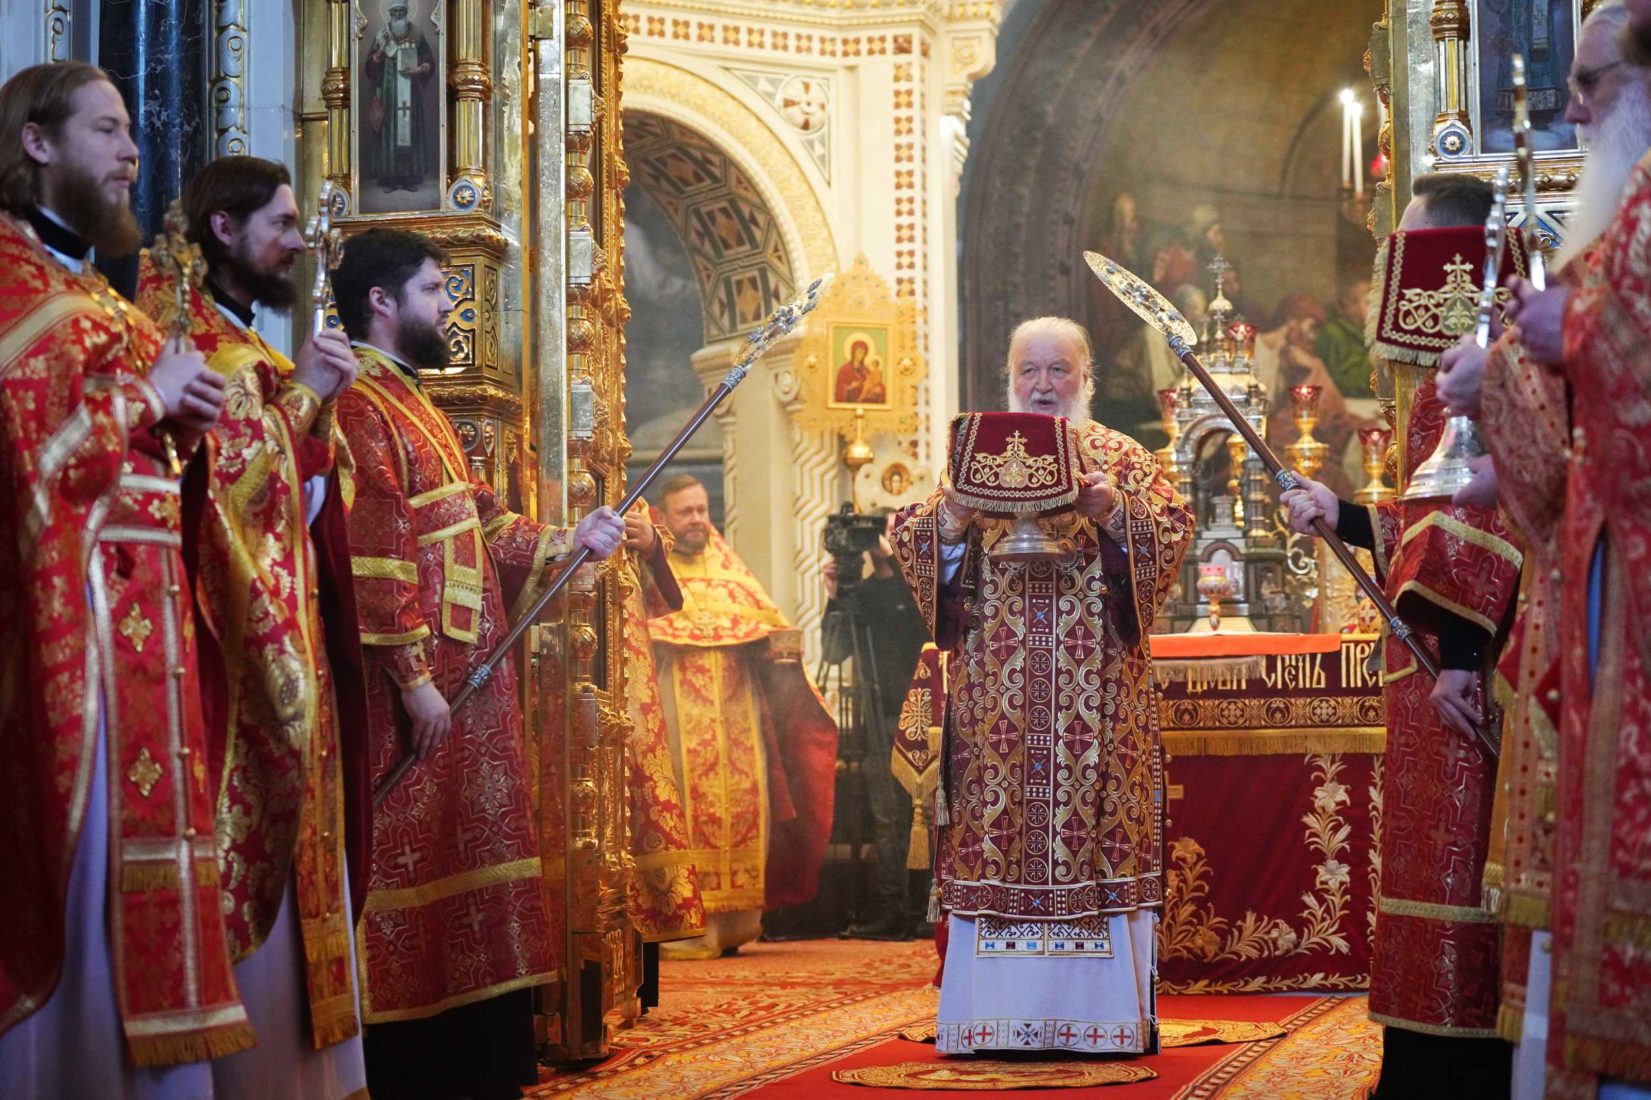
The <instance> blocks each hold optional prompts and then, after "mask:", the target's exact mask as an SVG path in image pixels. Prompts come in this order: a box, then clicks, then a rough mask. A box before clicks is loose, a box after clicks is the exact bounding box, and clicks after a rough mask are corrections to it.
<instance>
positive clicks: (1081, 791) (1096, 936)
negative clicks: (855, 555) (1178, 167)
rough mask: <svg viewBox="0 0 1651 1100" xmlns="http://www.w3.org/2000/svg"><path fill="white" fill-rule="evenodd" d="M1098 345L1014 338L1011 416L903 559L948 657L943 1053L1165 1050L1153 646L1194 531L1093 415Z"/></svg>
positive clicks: (974, 424)
mask: <svg viewBox="0 0 1651 1100" xmlns="http://www.w3.org/2000/svg"><path fill="white" fill-rule="evenodd" d="M1093 371H1094V364H1093V363H1092V362H1091V357H1090V344H1089V337H1088V335H1087V334H1086V333H1085V332H1084V330H1083V329H1082V328H1081V327H1080V326H1079V325H1077V324H1076V323H1074V322H1072V321H1069V320H1066V319H1064V318H1056V317H1043V318H1038V319H1036V320H1031V321H1027V322H1025V323H1024V324H1022V325H1020V327H1019V328H1017V329H1016V330H1015V332H1014V334H1013V336H1012V337H1011V339H1010V342H1009V355H1008V397H1009V409H1010V411H1009V412H1007V413H965V414H963V415H962V416H960V417H958V418H957V420H956V421H955V422H954V423H953V426H952V443H951V448H950V460H949V466H948V475H949V476H948V481H947V484H945V485H944V486H943V487H942V488H941V489H939V490H937V491H936V492H935V493H934V494H933V495H932V496H931V497H930V498H929V499H928V500H927V501H925V502H924V503H922V504H920V505H914V506H912V507H909V508H907V509H905V510H903V511H902V512H901V513H900V514H899V515H898V516H897V517H896V519H895V528H894V541H895V554H896V557H897V558H898V560H899V562H900V566H901V569H902V571H903V572H904V574H905V577H906V581H907V583H908V584H910V585H911V587H912V590H913V592H914V593H915V595H916V598H917V603H918V606H919V608H920V609H921V611H922V612H923V614H924V616H925V617H926V619H927V620H928V624H929V628H930V629H931V630H932V631H933V632H934V636H935V641H936V643H937V644H938V645H939V646H940V648H941V649H942V650H950V653H951V657H950V661H949V663H948V671H949V681H950V682H949V685H948V699H947V715H946V722H945V732H944V743H943V747H942V750H941V761H942V764H941V776H940V783H939V789H938V792H937V795H936V807H935V810H936V814H935V820H936V823H937V825H938V834H939V835H938V850H937V862H936V867H937V887H938V893H939V902H940V906H941V908H942V909H943V910H944V911H945V913H946V920H947V928H948V934H949V938H948V941H947V943H948V946H947V949H946V960H945V971H944V977H943V979H942V983H941V990H940V1012H939V1020H938V1027H937V1037H938V1049H939V1050H940V1051H941V1052H943V1053H967V1052H970V1051H996V1050H1039V1049H1044V1050H1052V1051H1066V1052H1078V1053H1089V1054H1112V1053H1140V1052H1145V1051H1150V1050H1152V1049H1154V1047H1155V1044H1156V1033H1157V1026H1156V1019H1155V1013H1154V1008H1153V988H1152V981H1153V971H1154V965H1153V959H1154V942H1155V930H1156V928H1155V926H1156V916H1155V911H1156V909H1157V908H1158V907H1159V905H1160V904H1161V903H1162V898H1163V887H1162V882H1161V877H1160V865H1159V854H1158V850H1159V844H1160V836H1159V831H1160V825H1161V813H1162V799H1161V790H1162V782H1163V769H1162V763H1161V752H1160V745H1159V740H1158V727H1157V715H1156V712H1155V710H1154V705H1153V696H1152V687H1151V659H1150V654H1149V652H1148V637H1149V635H1150V633H1151V631H1152V625H1153V620H1154V618H1155V617H1156V615H1157V614H1158V611H1159V608H1160V607H1161V606H1162V605H1163V602H1164V600H1165V598H1166V596H1167V595H1168V592H1169V589H1170V588H1171V587H1172V586H1173V584H1174V583H1175V580H1176V575H1177V570H1178V568H1179V566H1180V563H1181V557H1182V555H1183V554H1184V553H1185V552H1186V549H1187V547H1188V546H1189V545H1190V544H1191V541H1192V525H1193V520H1192V514H1191V512H1190V511H1189V509H1188V508H1187V507H1186V505H1185V503H1184V502H1183V501H1182V499H1181V497H1180V495H1179V494H1178V493H1177V492H1176V490H1175V487H1174V485H1173V484H1172V483H1171V482H1170V481H1169V480H1168V479H1167V478H1165V477H1164V475H1163V474H1162V472H1161V471H1160V470H1159V468H1158V465H1157V463H1156V462H1155V461H1154V460H1153V457H1152V455H1151V454H1149V453H1148V452H1147V451H1146V449H1145V448H1143V447H1142V446H1141V445H1140V444H1138V443H1136V442H1135V441H1134V440H1132V439H1130V438H1129V437H1128V436H1126V435H1124V434H1123V433H1121V432H1116V431H1113V430H1112V429H1110V428H1107V427H1104V426H1103V425H1101V424H1098V423H1096V422H1095V421H1093V420H1091V419H1090V418H1089V400H1090V397H1091V395H1092V393H1093V391H1094V382H1093Z"/></svg>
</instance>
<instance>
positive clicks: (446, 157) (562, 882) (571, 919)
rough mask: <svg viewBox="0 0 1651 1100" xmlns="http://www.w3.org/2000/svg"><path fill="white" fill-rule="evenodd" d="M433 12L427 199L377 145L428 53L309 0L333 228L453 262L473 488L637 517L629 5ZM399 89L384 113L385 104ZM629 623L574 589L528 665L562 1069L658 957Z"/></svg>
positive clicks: (531, 647) (628, 1009)
mask: <svg viewBox="0 0 1651 1100" xmlns="http://www.w3.org/2000/svg"><path fill="white" fill-rule="evenodd" d="M229 2H230V0H225V3H226V4H227V3H229ZM239 2H242V3H244V0H239ZM413 8H414V11H413V13H412V15H411V18H412V19H413V21H414V23H415V25H416V27H417V28H418V31H419V33H421V34H423V36H424V38H425V40H426V42H425V46H423V47H416V52H414V53H412V54H411V55H410V60H408V61H407V62H406V68H405V69H390V70H389V73H390V74H392V75H393V74H397V73H400V74H402V75H404V76H407V77H409V78H410V79H412V78H417V79H423V78H424V74H422V73H419V72H417V71H415V70H417V69H419V68H420V67H421V66H425V65H427V64H428V59H430V58H432V57H434V58H439V60H438V61H437V62H435V63H434V64H433V65H431V66H430V68H428V69H426V70H425V72H427V73H428V76H429V79H431V80H434V81H437V82H438V84H439V89H440V97H439V98H440V101H441V104H442V107H441V110H440V114H439V120H438V127H437V140H438V141H439V151H440V156H439V157H437V158H434V160H435V164H436V165H437V167H435V168H434V169H433V171H435V172H436V173H438V178H437V179H436V181H435V184H436V185H435V186H433V187H429V188H426V187H425V186H424V184H425V182H426V181H427V180H428V176H427V175H420V176H418V178H417V180H416V181H414V182H416V183H418V185H419V189H418V192H417V194H416V196H414V197H413V198H409V197H408V196H409V195H412V194H413V192H412V191H411V190H408V189H406V188H402V187H398V185H397V184H398V181H397V180H395V179H393V178H390V179H386V178H385V173H384V170H383V162H384V157H385V154H384V153H383V152H382V151H380V150H375V149H369V148H368V136H369V133H370V131H372V130H378V129H380V128H381V127H382V126H383V125H384V124H385V119H386V118H387V117H390V116H389V112H388V110H387V109H386V108H385V107H384V105H383V103H382V102H380V103H378V104H376V105H375V103H374V98H373V97H374V89H373V88H371V87H367V86H363V82H364V81H368V80H369V74H368V72H367V70H366V68H365V67H364V55H366V54H367V53H368V52H369V51H372V50H373V49H374V48H375V46H374V44H375V43H382V42H383V39H382V38H381V37H380V36H381V35H382V34H384V33H386V32H387V31H391V32H392V33H395V34H400V35H402V36H403V40H404V41H410V40H413V39H412V36H409V35H407V33H406V31H405V29H402V30H394V31H392V30H391V29H390V28H387V26H386V24H385V21H384V19H383V18H382V16H383V14H384V13H383V10H382V8H380V7H377V6H374V5H373V4H371V3H370V0H306V5H305V13H306V20H305V23H306V26H307V27H308V28H310V29H311V37H310V38H309V39H308V40H307V41H306V46H307V47H308V48H309V49H310V50H312V51H313V52H311V53H310V56H311V57H315V58H318V60H317V61H313V62H311V64H312V66H314V67H315V70H316V71H318V72H319V73H320V79H319V81H317V82H316V83H318V85H319V89H320V92H319V96H318V97H316V98H314V99H312V100H306V108H307V110H308V111H309V113H308V114H306V115H305V118H306V120H313V121H312V124H313V125H314V128H315V136H314V137H313V138H311V139H310V140H309V141H308V142H307V148H308V149H309V150H310V151H311V152H312V156H311V158H310V161H309V166H310V178H308V179H306V181H305V184H306V189H307V191H308V193H310V194H313V193H315V190H316V189H317V187H318V185H319V182H320V177H321V176H323V175H324V176H325V178H327V179H330V180H332V181H333V182H334V183H335V185H337V186H339V187H340V188H342V189H343V201H342V203H341V205H340V206H339V207H338V208H336V209H335V214H337V215H338V217H337V222H336V224H338V225H339V226H340V228H341V229H343V231H344V232H345V233H346V234H348V233H350V232H356V231H360V230H361V229H364V228H366V227H369V226H379V225H388V226H394V227H397V228H404V229H410V230H413V231H416V232H420V233H423V234H425V235H427V236H429V237H430V238H432V239H433V240H434V241H435V242H436V243H437V244H438V245H440V246H441V247H442V248H443V249H444V250H445V251H446V252H447V253H448V260H449V262H448V264H447V265H446V268H445V275H446V278H447V288H448V291H449V293H450V294H451V295H452V297H453V299H454V303H455V304H454V308H453V310H452V311H451V313H450V314H449V315H448V317H447V319H446V321H445V323H444V331H445V335H446V337H447V341H448V344H449V350H450V353H451V366H450V368H449V370H448V371H447V372H446V373H445V374H444V375H443V376H441V377H438V378H433V379H431V380H430V381H429V387H430V391H431V394H432V397H433V398H434V399H435V400H436V401H437V403H438V404H439V405H440V406H441V407H442V409H443V410H444V411H445V412H446V413H448V415H449V416H450V417H451V418H452V420H453V422H454V424H455V426H456V428H457V430H458V433H459V436H460V439H461V442H462V443H463V445H464V448H465V452H466V457H467V460H468V461H469V463H470V467H471V473H472V475H473V476H475V477H476V478H478V479H479V480H483V481H487V482H489V483H491V484H493V485H494V486H495V487H496V488H498V489H499V490H501V491H502V492H503V493H504V494H505V497H506V499H507V500H509V501H510V502H511V505H512V507H514V508H516V509H517V510H520V511H523V512H525V513H527V514H531V515H535V516H536V517H537V518H539V519H542V520H545V521H547V522H556V523H567V524H571V523H573V522H575V521H576V520H577V519H578V517H579V516H580V515H581V514H582V513H583V512H585V511H588V510H589V509H591V508H593V507H596V506H597V505H599V504H604V503H609V504H611V503H616V502H617V500H618V499H619V496H620V494H621V492H622V490H623V470H624V459H625V455H626V452H627V450H628V444H627V442H626V440H625V437H624V433H623V430H622V424H623V419H622V412H623V402H624V398H623V381H622V357H621V356H622V329H623V325H624V321H625V317H626V307H625V303H624V299H623V297H622V295H621V292H620V266H619V264H620V258H621V251H620V249H621V237H620V228H621V221H622V213H623V212H622V210H621V209H620V205H619V203H620V193H621V191H622V189H623V187H624V169H623V166H622V164H621V163H620V161H619V154H620V142H619V138H620V132H619V116H618V110H619V97H618V81H619V74H618V57H619V52H620V50H621V49H622V42H621V34H622V32H621V30H620V28H619V24H618V20H617V18H616V15H615V12H616V9H617V3H616V0H540V2H538V3H528V4H523V5H508V6H505V5H497V4H495V3H492V2H491V0H423V2H421V3H415V4H414V5H413ZM396 48H397V49H399V48H400V46H399V45H398V46H397V47H396ZM380 52H385V53H393V52H394V51H389V50H384V49H382V47H380ZM398 64H399V63H398ZM378 71H379V72H383V71H384V70H378ZM313 86H314V85H312V87H313ZM378 91H379V95H380V100H382V99H383V97H384V96H385V95H386V94H388V93H385V92H384V91H383V88H382V86H380V87H379V89H378ZM496 95H497V96H499V97H502V102H499V103H497V104H495V102H494V99H495V96H496ZM373 111H382V112H383V115H381V117H380V118H379V122H378V123H377V124H376V125H374V124H372V123H371V121H370V120H367V119H364V118H362V117H358V116H359V115H363V114H366V113H368V112H373ZM364 123H365V124H367V126H368V128H367V129H364ZM495 128H497V131H496V132H495ZM323 143H324V146H323ZM375 158H376V159H377V161H378V164H377V165H376V166H375V164H374V161H375ZM430 170H432V169H427V168H424V167H420V169H419V171H420V172H428V171H430ZM415 174H416V173H415ZM398 192H399V193H398ZM364 200H365V201H364ZM408 206H412V207H416V208H414V209H403V208H401V207H408ZM620 607H621V603H620V600H619V598H618V589H617V586H616V581H615V579H614V577H613V575H611V573H610V572H609V571H607V570H600V571H595V570H593V571H592V572H591V574H590V575H589V576H588V577H581V578H579V579H576V580H575V581H574V583H573V584H571V585H570V586H569V589H568V592H567V595H566V597H565V601H564V603H563V606H562V608H561V609H560V621H558V620H557V618H556V615H557V611H556V609H553V610H552V612H551V614H550V615H547V616H546V619H545V620H544V621H542V622H541V623H539V624H538V625H536V626H535V627H534V628H533V629H532V630H531V631H530V632H529V634H528V644H527V646H526V653H525V655H524V657H525V659H524V660H523V661H522V662H521V663H520V664H519V665H518V667H519V668H522V669H524V670H525V675H524V676H523V681H524V694H525V715H526V718H527V723H528V725H529V728H530V733H529V736H528V740H527V746H526V748H527V754H528V763H529V767H530V769H531V773H532V774H533V775H535V776H536V777H537V783H538V792H537V808H538V811H539V813H540V817H541V827H540V836H541V854H542V861H543V867H544V882H543V884H544V889H545V896H546V898H547V901H548V904H549V909H550V918H551V923H552V930H551V935H552V937H553V938H554V939H555V941H556V954H557V956H558V957H559V958H560V959H561V961H562V967H561V972H560V978H559V980H558V981H557V982H556V983H553V984H552V985H550V986H547V987H545V991H544V993H543V995H542V997H541V1006H542V1015H541V1017H540V1021H539V1024H540V1029H541V1034H542V1036H543V1037H544V1039H545V1040H546V1041H547V1042H548V1043H549V1044H550V1050H551V1051H552V1052H553V1053H555V1054H556V1055H557V1056H558V1057H561V1058H565V1059H583V1058H595V1057H601V1056H603V1055H605V1054H606V1053H607V1050H608V1046H607V1043H608V1031H607V1028H608V1025H607V1023H606V1022H605V1017H607V1016H609V1015H610V1014H617V1015H619V1016H621V1017H624V1016H634V1015H635V1014H636V1012H637V1005H636V1000H635V988H636V985H637V983H638V979H639V948H638V945H637V942H636V937H635V935H634V931H633V930H632V929H631V927H630V925H629V923H628V921H627V920H626V918H625V916H624V910H623V904H624V888H625V882H626V879H625V876H626V875H627V874H628V873H629V872H630V867H629V856H628V849H627V847H626V845H625V844H624V843H623V840H624V837H625V828H626V826H625V816H624V815H625V806H626V799H625V785H624V771H623V769H624V759H623V755H622V751H621V749H622V744H623V735H624V730H625V723H626V716H625V713H624V708H623V706H622V700H623V695H622V691H623V684H622V671H621V668H620V662H621V659H622V653H623V648H622V646H620V645H619V644H618V639H619V638H620V636H621V635H620V626H621V623H620ZM593 977H594V978H596V979H597V980H596V981H595V982H594V983H593V982H592V981H591V979H592V978H593ZM593 990H594V991H595V992H594V995H593Z"/></svg>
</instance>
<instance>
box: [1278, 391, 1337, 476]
mask: <svg viewBox="0 0 1651 1100" xmlns="http://www.w3.org/2000/svg"><path fill="white" fill-rule="evenodd" d="M1320 392H1322V391H1321V387H1319V386H1291V387H1290V407H1291V409H1292V410H1293V411H1294V414H1295V422H1296V432H1297V439H1296V441H1295V442H1294V443H1292V444H1290V445H1289V446H1288V447H1286V448H1285V449H1284V451H1285V453H1286V454H1288V455H1289V456H1290V464H1291V465H1292V466H1294V467H1295V470H1296V473H1298V474H1300V475H1301V476H1302V477H1316V476H1317V475H1318V472H1319V467H1320V466H1322V465H1324V452H1325V451H1327V450H1329V448H1328V447H1326V446H1325V445H1324V444H1323V443H1320V442H1319V441H1318V440H1316V439H1314V438H1313V428H1314V427H1316V426H1317V425H1318V408H1319V394H1320Z"/></svg>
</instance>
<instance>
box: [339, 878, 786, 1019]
mask: <svg viewBox="0 0 1651 1100" xmlns="http://www.w3.org/2000/svg"><path fill="white" fill-rule="evenodd" d="M757 904H758V906H759V907H760V906H761V904H762V903H761V901H760V900H759V901H758V903H757ZM561 976H562V972H561V971H560V970H546V971H543V972H542V973H538V974H527V975H524V976H523V977H520V978H512V979H510V981H508V982H499V983H497V984H496V985H490V986H487V987H486V988H484V989H473V990H471V991H470V992H468V993H460V994H458V995H457V996H453V997H447V998H444V999H442V1000H440V1001H436V1002H435V1003H433V1004H427V1005H419V1006H418V1007H417V1008H396V1009H386V1010H384V1011H382V1012H377V1011H374V1010H373V1009H372V1008H370V1007H368V1005H367V998H366V997H365V996H363V997H362V999H361V1002H362V1003H361V1022H362V1023H365V1024H394V1023H400V1022H401V1021H403V1020H422V1019H425V1018H426V1017H429V1016H437V1015H440V1014H441V1013H443V1012H446V1011H447V1010H448V1009H450V1008H462V1007H464V1006H465V1005H473V1004H475V1003H476V1002H477V1001H485V1000H488V999H489V998H492V997H497V996H499V995H501V994H504V993H514V992H516V991H517V990H518V989H531V988H532V987H533V986H536V985H549V984H550V983H551V982H554V981H556V980H558V979H559V978H561Z"/></svg>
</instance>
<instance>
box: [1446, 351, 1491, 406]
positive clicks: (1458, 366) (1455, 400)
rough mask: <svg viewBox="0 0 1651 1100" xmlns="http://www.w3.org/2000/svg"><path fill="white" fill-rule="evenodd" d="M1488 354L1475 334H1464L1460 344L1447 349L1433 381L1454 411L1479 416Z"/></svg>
mask: <svg viewBox="0 0 1651 1100" xmlns="http://www.w3.org/2000/svg"><path fill="white" fill-rule="evenodd" d="M1489 356H1490V353H1489V352H1488V351H1487V350H1486V349H1484V348H1482V347H1480V346H1479V343H1478V341H1476V340H1475V339H1474V338H1473V337H1472V336H1466V337H1463V338H1462V341H1461V343H1459V344H1457V345H1456V346H1455V347H1453V348H1446V349H1445V353H1444V355H1443V356H1441V357H1440V359H1439V371H1438V373H1437V374H1435V375H1434V376H1433V381H1434V384H1435V385H1436V386H1438V388H1439V400H1441V401H1443V402H1444V403H1445V405H1446V407H1448V408H1449V409H1450V411H1451V412H1452V413H1455V414H1457V415H1460V416H1472V417H1477V416H1478V415H1479V395H1480V393H1481V392H1482V391H1483V389H1484V384H1485V361H1486V360H1487V359H1488V358H1489Z"/></svg>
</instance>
